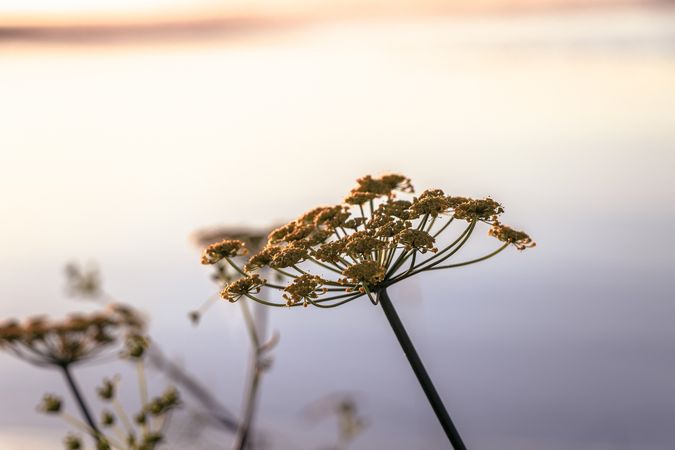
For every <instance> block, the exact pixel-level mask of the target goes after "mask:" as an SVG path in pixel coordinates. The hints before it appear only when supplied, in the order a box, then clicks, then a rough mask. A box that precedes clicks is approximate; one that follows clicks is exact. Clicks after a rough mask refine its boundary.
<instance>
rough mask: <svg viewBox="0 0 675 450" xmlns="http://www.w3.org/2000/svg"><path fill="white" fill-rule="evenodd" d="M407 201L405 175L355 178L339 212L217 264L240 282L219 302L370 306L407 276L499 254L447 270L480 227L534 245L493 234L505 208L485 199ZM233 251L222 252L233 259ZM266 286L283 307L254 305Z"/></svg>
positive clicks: (287, 229) (301, 221) (436, 196)
mask: <svg viewBox="0 0 675 450" xmlns="http://www.w3.org/2000/svg"><path fill="white" fill-rule="evenodd" d="M412 194H413V188H412V184H411V182H410V179H408V178H407V177H405V176H403V175H397V174H389V175H383V176H380V177H374V176H371V175H367V176H365V177H362V178H359V179H358V180H357V185H356V187H354V188H353V189H352V190H351V192H350V193H349V195H348V196H347V198H346V200H345V202H344V204H341V205H333V206H319V207H316V208H313V209H310V210H309V211H307V212H305V213H304V214H302V215H300V216H299V217H298V218H296V219H295V220H293V221H291V222H289V223H287V224H286V225H282V226H280V227H277V228H276V229H274V230H272V231H271V232H270V233H269V235H268V239H267V245H266V246H265V247H264V248H263V249H262V250H260V251H259V252H257V253H256V254H254V255H253V256H251V257H250V258H249V259H248V261H246V262H245V263H244V264H243V265H242V267H243V268H242V267H240V266H239V264H238V263H237V262H236V261H232V260H229V259H228V260H227V264H225V263H223V264H222V267H223V268H222V270H223V271H224V270H225V267H226V266H227V265H230V266H232V269H233V270H234V273H236V274H237V275H236V277H238V278H235V277H233V278H232V279H230V280H228V282H227V284H226V285H225V288H224V289H223V290H222V292H221V296H222V297H223V298H225V299H227V300H229V301H231V302H234V301H237V300H238V299H239V298H240V297H242V296H247V297H250V298H251V299H252V300H256V301H260V302H261V303H264V304H266V305H274V306H296V305H300V304H302V305H305V306H307V305H309V304H312V305H316V306H320V307H331V306H337V305H338V304H343V303H347V302H350V301H353V300H355V299H356V298H359V297H360V296H362V295H363V296H365V295H367V296H369V298H370V300H371V301H372V302H374V303H376V301H375V300H374V298H373V295H377V293H378V292H380V291H381V290H383V289H386V288H387V287H389V286H391V285H393V284H395V283H398V282H400V281H402V280H404V279H406V278H408V277H410V276H413V275H416V274H418V273H420V272H424V271H429V270H436V269H443V268H449V267H455V266H457V265H466V264H473V263H475V262H479V261H483V260H485V259H487V258H489V257H492V256H494V255H495V254H496V253H497V252H498V251H501V249H500V250H498V251H497V252H493V253H489V254H488V255H487V256H485V257H482V258H478V259H476V260H471V261H465V262H460V263H454V264H453V262H454V261H450V264H445V261H447V260H448V259H449V258H451V257H452V258H456V257H457V256H455V255H457V254H458V252H459V250H460V249H461V248H462V247H463V246H464V245H466V244H467V242H468V241H469V238H470V237H471V236H472V233H473V231H474V228H475V227H476V226H477V223H478V222H486V223H488V224H490V225H495V227H493V230H492V231H491V232H490V234H492V235H493V236H497V237H498V238H499V239H501V240H504V241H505V242H508V243H512V244H514V245H515V246H516V248H519V249H522V248H525V247H528V246H531V245H532V242H531V240H529V241H528V239H529V237H527V235H525V234H524V233H523V234H522V235H520V234H516V232H515V231H513V230H511V229H510V228H507V227H504V226H503V225H501V224H499V225H498V226H497V224H498V222H497V216H498V215H500V214H502V213H503V212H504V208H503V207H502V205H501V204H500V203H498V202H497V201H495V200H493V199H491V198H485V199H480V200H475V199H471V198H468V197H461V196H452V195H447V194H446V193H445V192H444V191H442V190H441V189H428V190H426V191H424V192H422V193H421V194H420V195H418V196H416V197H413V196H412ZM454 219H460V220H465V221H467V222H468V224H467V225H466V228H465V229H464V231H462V232H461V233H460V234H459V237H457V238H456V239H454V238H453V239H448V240H447V241H448V242H449V244H447V245H445V246H443V245H441V243H442V242H444V241H443V240H441V239H442V238H443V236H441V234H442V233H447V232H448V230H451V229H454V227H453V228H451V227H449V225H450V224H451V223H452V222H453V220H454ZM518 233H522V232H518ZM239 248H240V246H236V247H229V248H228V249H229V251H230V252H232V253H231V254H235V252H237V251H238V250H239ZM237 254H239V253H237ZM429 254H431V256H429ZM264 269H266V270H268V271H270V272H272V273H275V274H276V276H277V279H278V280H279V283H281V284H272V283H267V281H265V280H264V279H262V278H260V276H258V275H252V273H253V272H258V271H262V270H264ZM314 270H318V271H319V272H321V273H320V274H319V273H314ZM244 274H246V275H244ZM242 275H243V276H242ZM223 279H224V278H223ZM264 286H267V287H270V288H273V289H277V290H280V291H282V299H283V303H278V302H271V301H268V300H261V299H259V298H258V297H256V295H257V294H258V293H259V292H260V290H261V289H262V287H264ZM327 302H332V303H327Z"/></svg>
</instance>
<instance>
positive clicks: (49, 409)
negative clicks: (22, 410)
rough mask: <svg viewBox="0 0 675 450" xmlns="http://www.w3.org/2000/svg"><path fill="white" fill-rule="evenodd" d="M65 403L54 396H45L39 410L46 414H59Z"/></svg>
mask: <svg viewBox="0 0 675 450" xmlns="http://www.w3.org/2000/svg"><path fill="white" fill-rule="evenodd" d="M62 406H63V401H62V400H61V398H60V397H57V396H56V395H53V394H45V395H44V396H43V397H42V402H41V403H40V405H39V406H38V410H39V411H41V412H43V413H45V414H58V413H60V412H61V407H62Z"/></svg>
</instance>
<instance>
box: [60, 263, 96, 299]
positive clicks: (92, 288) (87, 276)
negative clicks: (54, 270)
mask: <svg viewBox="0 0 675 450" xmlns="http://www.w3.org/2000/svg"><path fill="white" fill-rule="evenodd" d="M65 273H66V282H67V289H68V292H69V293H70V294H71V295H73V296H79V297H83V298H92V299H96V298H99V297H101V296H102V295H103V290H102V288H101V278H100V275H99V272H98V269H97V268H96V267H94V266H91V267H89V268H86V269H82V268H80V267H79V266H78V265H77V264H75V263H69V264H67V265H66V267H65Z"/></svg>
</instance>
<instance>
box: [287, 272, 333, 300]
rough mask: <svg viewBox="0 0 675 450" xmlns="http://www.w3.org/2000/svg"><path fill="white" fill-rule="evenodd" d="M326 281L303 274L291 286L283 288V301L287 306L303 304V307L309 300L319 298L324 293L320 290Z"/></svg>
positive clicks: (315, 276) (323, 290)
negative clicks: (284, 300)
mask: <svg viewBox="0 0 675 450" xmlns="http://www.w3.org/2000/svg"><path fill="white" fill-rule="evenodd" d="M325 283H326V280H324V279H322V278H321V277H319V276H317V275H307V274H303V275H301V276H299V277H298V278H295V279H294V280H293V282H292V283H291V284H289V285H288V286H286V288H284V295H283V297H284V299H286V304H287V305H288V306H291V305H294V304H296V303H299V302H303V303H304V305H305V306H307V303H308V301H309V300H314V299H316V298H318V297H319V294H323V293H325V292H326V290H325V289H322V287H323V285H324V284H325Z"/></svg>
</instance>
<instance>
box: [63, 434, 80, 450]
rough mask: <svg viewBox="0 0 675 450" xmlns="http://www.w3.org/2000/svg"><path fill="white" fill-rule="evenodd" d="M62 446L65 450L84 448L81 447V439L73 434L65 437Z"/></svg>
mask: <svg viewBox="0 0 675 450" xmlns="http://www.w3.org/2000/svg"><path fill="white" fill-rule="evenodd" d="M63 446H64V447H65V449H66V450H82V449H83V448H84V447H83V446H82V439H80V437H79V436H76V435H74V434H69V435H68V436H66V438H65V439H64V440H63Z"/></svg>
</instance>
